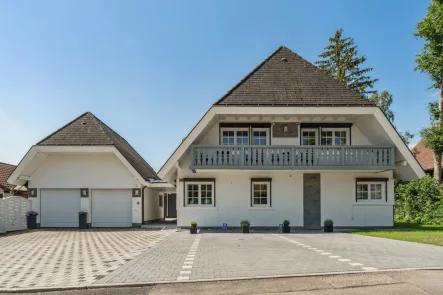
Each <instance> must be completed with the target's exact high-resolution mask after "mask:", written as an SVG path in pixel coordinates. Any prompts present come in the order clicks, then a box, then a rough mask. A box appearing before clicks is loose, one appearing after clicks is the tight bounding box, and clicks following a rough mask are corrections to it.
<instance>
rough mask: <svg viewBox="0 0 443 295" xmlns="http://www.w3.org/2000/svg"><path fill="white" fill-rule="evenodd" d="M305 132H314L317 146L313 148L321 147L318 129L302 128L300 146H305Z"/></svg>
mask: <svg viewBox="0 0 443 295" xmlns="http://www.w3.org/2000/svg"><path fill="white" fill-rule="evenodd" d="M303 132H314V133H315V144H314V145H313V146H316V145H319V142H318V128H301V130H300V145H303ZM311 146H312V145H311Z"/></svg>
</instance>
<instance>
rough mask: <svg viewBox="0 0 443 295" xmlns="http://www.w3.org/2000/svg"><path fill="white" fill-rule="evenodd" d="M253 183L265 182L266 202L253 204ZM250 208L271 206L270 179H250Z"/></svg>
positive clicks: (260, 183)
mask: <svg viewBox="0 0 443 295" xmlns="http://www.w3.org/2000/svg"><path fill="white" fill-rule="evenodd" d="M255 184H259V185H262V184H266V198H267V200H266V203H267V204H254V185H255ZM250 207H251V208H271V207H272V206H271V181H251V200H250Z"/></svg>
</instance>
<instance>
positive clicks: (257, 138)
mask: <svg viewBox="0 0 443 295" xmlns="http://www.w3.org/2000/svg"><path fill="white" fill-rule="evenodd" d="M268 140H269V139H268V130H267V129H261V128H254V129H253V131H252V144H253V145H267V144H269V142H268Z"/></svg>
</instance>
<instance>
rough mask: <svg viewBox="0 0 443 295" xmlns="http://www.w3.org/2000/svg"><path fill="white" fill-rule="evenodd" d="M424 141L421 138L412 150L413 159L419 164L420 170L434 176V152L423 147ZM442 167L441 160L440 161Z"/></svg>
mask: <svg viewBox="0 0 443 295" xmlns="http://www.w3.org/2000/svg"><path fill="white" fill-rule="evenodd" d="M423 141H424V139H423V138H422V139H421V140H420V141H419V142H418V143H417V144H416V145H415V146H414V147H413V148H412V152H413V153H414V154H415V158H416V159H417V161H418V163H420V166H421V168H423V170H424V171H425V172H426V173H427V174H429V175H431V176H432V175H434V152H433V151H432V150H430V149H428V148H427V147H425V145H424V143H423ZM442 165H443V160H442Z"/></svg>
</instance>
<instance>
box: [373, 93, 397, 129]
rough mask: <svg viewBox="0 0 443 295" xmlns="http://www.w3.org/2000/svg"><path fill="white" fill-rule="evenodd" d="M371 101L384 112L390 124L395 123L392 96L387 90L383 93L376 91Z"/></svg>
mask: <svg viewBox="0 0 443 295" xmlns="http://www.w3.org/2000/svg"><path fill="white" fill-rule="evenodd" d="M369 100H370V101H372V102H373V103H375V104H376V105H377V106H378V107H379V108H380V109H381V110H382V112H383V113H384V114H385V116H386V118H388V120H389V122H391V123H393V122H394V113H393V112H392V111H391V109H390V107H391V104H392V101H393V99H392V94H390V93H389V92H388V91H387V90H383V91H382V93H378V91H375V92H374V93H373V94H372V95H371V96H370V97H369Z"/></svg>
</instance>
